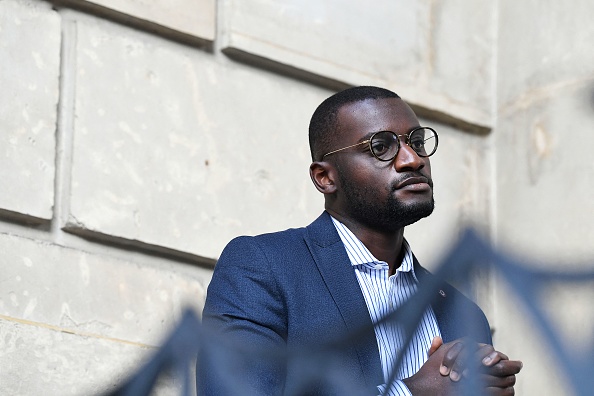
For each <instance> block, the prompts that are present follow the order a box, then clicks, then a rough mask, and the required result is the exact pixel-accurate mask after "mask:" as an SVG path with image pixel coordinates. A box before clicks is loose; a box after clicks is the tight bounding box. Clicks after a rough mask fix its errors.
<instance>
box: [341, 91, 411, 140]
mask: <svg viewBox="0 0 594 396" xmlns="http://www.w3.org/2000/svg"><path fill="white" fill-rule="evenodd" d="M337 126H338V128H337V129H338V131H339V135H340V136H338V138H339V140H343V141H345V142H354V141H357V140H360V139H362V138H363V137H365V136H368V135H369V134H371V133H373V132H377V131H392V132H395V133H397V134H404V133H407V132H409V131H410V130H411V129H413V128H415V127H418V126H419V120H418V119H417V116H416V115H415V113H414V112H413V111H412V109H411V108H410V107H409V106H408V105H407V104H406V103H404V101H403V100H402V99H399V98H382V99H366V100H362V101H358V102H353V103H347V104H346V105H344V106H342V107H341V108H340V110H339V111H338V114H337Z"/></svg>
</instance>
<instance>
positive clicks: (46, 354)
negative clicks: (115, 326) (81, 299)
mask: <svg viewBox="0 0 594 396" xmlns="http://www.w3.org/2000/svg"><path fill="white" fill-rule="evenodd" d="M0 344H1V345H2V348H0V367H2V370H0V387H1V388H2V394H5V395H48V396H68V395H72V396H76V395H100V394H103V393H105V392H108V391H111V390H113V389H114V388H115V387H116V386H117V385H118V384H119V383H121V382H122V381H124V380H125V379H126V378H127V377H128V375H129V374H130V373H132V372H134V371H135V370H137V369H138V367H139V365H140V364H142V362H143V361H144V360H145V359H146V358H148V357H149V356H150V354H151V353H153V349H152V348H146V347H142V346H139V345H132V344H128V343H122V342H117V341H114V340H109V339H102V338H94V337H84V336H80V335H76V334H70V333H66V332H61V331H57V330H54V329H50V328H46V327H43V326H35V325H31V324H25V323H19V322H18V321H12V320H10V319H7V318H0ZM180 382H181V381H179V379H177V380H176V379H174V378H165V379H164V380H162V381H160V382H159V383H158V387H157V389H156V391H155V393H154V394H158V395H162V396H174V395H179V394H180V392H181V383H180Z"/></svg>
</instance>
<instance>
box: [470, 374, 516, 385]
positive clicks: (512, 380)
mask: <svg viewBox="0 0 594 396" xmlns="http://www.w3.org/2000/svg"><path fill="white" fill-rule="evenodd" d="M479 381H480V382H481V384H482V385H483V386H484V387H491V388H500V389H505V388H510V387H513V386H514V385H515V384H516V376H515V375H508V376H507V377H494V376H492V375H485V374H483V375H481V376H480V377H479Z"/></svg>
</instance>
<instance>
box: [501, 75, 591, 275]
mask: <svg viewBox="0 0 594 396" xmlns="http://www.w3.org/2000/svg"><path fill="white" fill-rule="evenodd" d="M549 95H550V96H549V97H546V98H542V99H541V100H539V101H537V102H535V103H533V105H531V106H530V107H528V108H523V109H518V110H517V111H515V112H514V113H512V114H509V115H508V116H506V117H501V119H500V121H499V126H498V133H497V134H496V136H497V146H498V147H500V150H498V151H497V164H498V165H497V180H496V182H495V184H496V186H497V187H496V191H497V203H496V205H497V214H498V215H497V229H498V239H499V240H501V242H503V243H505V246H507V247H511V248H513V249H514V250H519V251H521V252H522V254H523V255H528V256H533V257H535V258H538V259H541V260H545V262H548V263H550V265H553V266H558V265H559V264H560V261H559V260H562V262H563V263H570V262H572V261H574V262H576V261H577V262H583V261H586V260H589V261H591V260H592V258H593V257H594V246H593V245H592V241H593V240H594V229H593V228H592V224H594V200H593V199H592V197H594V156H592V147H594V135H592V133H591V131H590V129H589V127H588V126H589V125H592V121H593V120H594V111H592V106H591V103H592V102H591V95H592V93H591V86H582V87H580V88H574V87H567V88H566V89H564V90H557V91H556V92H550V93H549Z"/></svg>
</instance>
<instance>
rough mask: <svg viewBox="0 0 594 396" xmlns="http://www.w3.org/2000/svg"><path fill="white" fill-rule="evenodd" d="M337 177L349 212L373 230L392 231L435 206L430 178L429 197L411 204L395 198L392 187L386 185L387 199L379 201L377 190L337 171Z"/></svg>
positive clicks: (427, 213)
mask: <svg viewBox="0 0 594 396" xmlns="http://www.w3.org/2000/svg"><path fill="white" fill-rule="evenodd" d="M423 176H424V175H423ZM424 177H427V176H424ZM339 178H340V184H341V186H342V191H343V193H344V195H345V198H346V205H347V207H346V209H347V210H348V213H349V215H350V216H351V217H352V218H353V219H355V220H357V221H358V222H359V223H361V224H365V225H366V226H368V227H370V228H372V229H376V230H379V231H383V232H385V231H389V232H395V231H397V230H399V229H401V228H404V227H406V226H408V225H411V224H413V223H416V222H417V221H419V220H420V219H422V218H424V217H427V216H429V215H430V214H431V213H432V212H433V209H434V207H435V200H434V198H433V182H432V180H431V179H430V178H429V185H430V186H431V199H429V200H424V201H415V202H411V203H405V202H402V201H400V200H398V199H397V198H396V196H395V194H394V189H393V188H392V187H386V191H385V195H386V196H387V197H388V198H387V200H386V201H385V202H381V201H380V200H379V199H378V195H379V194H378V191H377V190H371V189H369V188H367V187H361V186H359V185H356V184H353V183H349V182H348V181H347V180H345V178H344V177H343V176H342V174H341V173H340V172H339Z"/></svg>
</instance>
